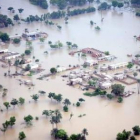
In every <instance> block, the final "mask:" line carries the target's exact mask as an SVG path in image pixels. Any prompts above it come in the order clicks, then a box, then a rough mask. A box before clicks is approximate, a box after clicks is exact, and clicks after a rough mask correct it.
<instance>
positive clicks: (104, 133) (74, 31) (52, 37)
mask: <svg viewBox="0 0 140 140" xmlns="http://www.w3.org/2000/svg"><path fill="white" fill-rule="evenodd" d="M93 5H94V4H93ZM0 6H1V7H2V9H1V10H0V13H1V14H6V15H8V16H10V17H12V16H13V14H11V13H9V11H8V10H7V8H8V7H9V6H12V7H14V9H15V10H16V12H18V11H17V9H18V8H23V9H24V11H23V13H22V14H21V17H22V18H25V17H27V16H28V15H36V14H37V15H41V14H43V13H47V12H48V11H49V12H50V11H53V10H57V9H56V8H55V7H53V6H50V8H49V9H48V10H42V9H40V8H38V7H37V6H34V5H31V4H30V3H29V2H28V0H1V1H0ZM95 6H96V5H95ZM118 11H119V10H110V11H106V12H103V13H102V16H103V17H104V21H103V22H101V13H100V12H98V11H96V12H95V13H90V14H84V15H79V16H75V17H71V18H70V19H69V24H68V25H66V24H65V21H64V19H59V20H53V22H55V23H58V24H59V25H61V26H62V30H61V31H59V30H58V29H57V28H56V27H50V26H47V25H45V23H43V22H42V23H40V22H39V23H36V22H35V23H31V24H27V23H21V24H20V25H18V24H16V23H15V26H14V27H8V28H3V29H0V31H2V32H7V33H8V34H10V35H15V34H22V33H23V32H24V29H25V28H28V29H29V31H36V30H39V31H44V32H46V33H48V35H49V36H48V38H47V40H46V41H45V43H40V42H39V40H36V41H33V54H32V56H35V57H36V59H39V60H40V63H41V65H42V67H43V68H44V69H45V71H43V72H42V73H40V74H38V75H35V76H33V77H31V78H29V77H24V78H26V79H31V80H33V82H34V83H35V87H34V88H31V89H28V88H27V87H26V86H24V85H19V82H18V80H17V79H21V78H22V77H16V78H9V77H4V72H7V71H8V69H7V68H5V69H4V68H2V67H1V68H0V84H1V85H3V86H4V87H5V88H7V89H8V94H7V96H6V97H4V98H2V97H1V94H0V106H1V108H2V109H3V110H4V111H3V112H0V126H1V124H2V123H3V122H5V120H7V119H9V118H10V117H11V116H15V117H16V120H17V121H16V125H15V126H14V127H13V128H9V129H8V131H6V134H5V135H4V134H3V133H2V132H0V140H17V139H18V133H19V132H20V131H24V132H25V134H26V136H27V139H29V140H32V139H34V140H50V139H51V137H50V131H51V129H52V125H51V124H50V122H49V119H47V118H46V117H45V116H42V111H43V110H45V109H48V110H49V109H52V110H53V109H60V111H61V112H62V115H63V119H62V122H61V123H60V124H59V125H58V127H59V128H63V129H65V130H66V131H67V132H68V134H72V133H80V132H81V131H82V129H83V128H87V130H88V132H89V135H88V136H87V139H88V140H115V138H116V134H117V133H118V132H121V131H122V130H124V129H126V130H131V128H132V127H133V126H135V125H140V95H138V94H137V85H136V84H134V85H131V86H126V89H128V90H129V89H131V90H133V91H135V92H136V93H135V94H134V95H132V96H130V97H128V98H125V99H124V102H123V103H121V104H119V103H117V102H116V101H114V100H112V101H109V100H105V99H102V98H100V97H86V96H84V95H83V91H82V90H80V89H78V88H74V87H70V86H68V85H66V83H67V80H66V79H65V80H64V81H63V80H62V79H63V78H62V77H60V76H59V75H58V76H53V77H50V78H46V79H49V80H48V81H47V80H46V79H45V80H37V79H36V78H38V77H39V76H40V75H43V74H45V73H47V72H48V71H49V69H50V68H51V67H56V66H57V65H60V66H68V65H76V64H82V63H83V62H84V59H83V58H79V57H78V55H75V56H73V57H72V56H70V55H68V53H69V50H68V48H67V47H66V45H64V47H63V48H62V49H59V50H52V49H51V48H50V47H49V45H48V43H47V42H48V41H52V42H56V41H58V40H60V41H61V42H62V43H63V44H66V42H67V41H71V42H73V43H76V44H77V45H78V49H81V48H86V47H93V48H96V49H99V50H101V51H109V52H110V53H111V54H113V55H115V56H116V57H117V59H116V60H115V62H122V61H130V60H131V59H130V58H128V57H127V54H132V55H133V56H134V55H135V54H137V53H139V52H140V42H138V41H136V40H135V38H134V37H133V36H134V35H136V36H138V35H140V18H138V17H136V16H135V15H134V13H132V12H130V11H129V10H122V11H123V14H120V12H118ZM90 20H93V21H94V22H96V25H98V26H100V27H101V30H100V31H96V30H95V29H94V27H95V25H94V26H92V27H91V26H90ZM2 48H8V49H9V50H10V51H15V52H18V53H24V51H25V49H26V42H25V41H24V40H22V41H21V43H20V44H19V45H14V44H8V45H6V46H4V47H1V49H2ZM44 51H48V52H49V54H48V55H45V54H44ZM32 56H31V57H32ZM0 64H2V63H1V62H0ZM11 71H13V72H14V71H15V68H14V67H13V68H12V70H11ZM39 90H44V91H46V92H47V93H49V92H55V93H61V94H62V95H63V98H64V99H65V98H69V99H70V101H71V102H72V103H76V102H77V101H78V99H79V98H80V97H81V98H84V99H85V100H86V102H85V103H82V105H81V107H79V108H77V107H75V106H72V105H71V107H70V111H69V113H64V112H63V105H62V103H61V104H59V103H56V102H55V101H52V102H51V100H50V99H49V98H48V97H47V94H46V95H45V96H40V98H39V100H38V101H37V102H34V101H33V100H32V99H31V95H32V94H36V93H38V91H39ZM19 97H23V98H25V100H26V103H25V105H23V106H18V107H17V106H16V107H15V108H13V107H11V108H10V109H9V110H8V111H6V109H5V107H4V106H3V102H5V101H9V102H10V101H11V99H12V98H17V99H18V98H19ZM29 101H30V102H29ZM70 113H73V114H74V116H73V118H72V119H71V121H69V116H70ZM29 114H31V115H33V116H34V117H36V116H38V117H39V120H38V121H36V120H34V121H33V126H31V127H28V128H26V126H25V124H23V123H24V120H23V118H24V116H26V115H29ZM80 114H86V116H84V117H82V118H79V117H78V116H79V115H80ZM137 139H140V137H137Z"/></svg>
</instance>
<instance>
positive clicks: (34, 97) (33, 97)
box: [31, 94, 39, 101]
mask: <svg viewBox="0 0 140 140" xmlns="http://www.w3.org/2000/svg"><path fill="white" fill-rule="evenodd" d="M31 97H32V99H33V100H34V101H37V100H38V99H39V96H38V95H37V94H33V95H32V96H31Z"/></svg>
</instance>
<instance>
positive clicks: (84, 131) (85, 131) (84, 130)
mask: <svg viewBox="0 0 140 140" xmlns="http://www.w3.org/2000/svg"><path fill="white" fill-rule="evenodd" d="M82 135H83V136H84V138H85V139H86V135H88V131H87V129H86V128H84V129H83V131H82Z"/></svg>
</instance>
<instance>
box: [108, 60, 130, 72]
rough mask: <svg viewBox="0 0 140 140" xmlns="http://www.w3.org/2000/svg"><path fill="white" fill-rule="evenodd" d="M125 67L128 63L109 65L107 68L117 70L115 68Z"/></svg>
mask: <svg viewBox="0 0 140 140" xmlns="http://www.w3.org/2000/svg"><path fill="white" fill-rule="evenodd" d="M127 65H128V62H121V63H117V64H112V65H109V66H108V68H109V69H110V70H114V69H117V68H123V67H126V66H127Z"/></svg>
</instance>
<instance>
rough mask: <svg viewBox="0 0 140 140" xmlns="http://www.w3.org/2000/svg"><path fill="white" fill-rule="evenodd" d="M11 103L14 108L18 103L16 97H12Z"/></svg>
mask: <svg viewBox="0 0 140 140" xmlns="http://www.w3.org/2000/svg"><path fill="white" fill-rule="evenodd" d="M11 105H13V106H14V108H15V106H16V105H18V100H17V99H12V101H11Z"/></svg>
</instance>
